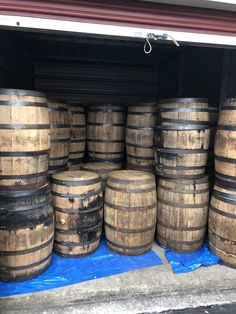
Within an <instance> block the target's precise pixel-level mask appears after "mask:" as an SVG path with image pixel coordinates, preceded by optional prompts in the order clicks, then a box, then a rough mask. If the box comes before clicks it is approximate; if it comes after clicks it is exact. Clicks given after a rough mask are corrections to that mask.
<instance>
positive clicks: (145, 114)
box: [128, 110, 156, 116]
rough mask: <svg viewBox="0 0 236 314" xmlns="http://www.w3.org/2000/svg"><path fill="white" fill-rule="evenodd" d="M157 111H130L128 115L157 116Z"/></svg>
mask: <svg viewBox="0 0 236 314" xmlns="http://www.w3.org/2000/svg"><path fill="white" fill-rule="evenodd" d="M155 114H156V113H155V112H150V111H143V112H142V111H130V110H129V111H128V115H131V116H136V115H137V116H155Z"/></svg>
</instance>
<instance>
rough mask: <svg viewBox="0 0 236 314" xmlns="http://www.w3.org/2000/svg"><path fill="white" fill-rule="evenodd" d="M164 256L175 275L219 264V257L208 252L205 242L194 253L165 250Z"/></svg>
mask: <svg viewBox="0 0 236 314" xmlns="http://www.w3.org/2000/svg"><path fill="white" fill-rule="evenodd" d="M165 256H166V259H167V260H168V262H169V263H170V265H171V267H172V270H173V272H174V273H176V274H180V273H187V272H190V271H193V270H196V269H198V268H199V267H201V266H212V265H215V264H218V263H220V259H219V257H217V256H215V255H214V254H212V253H211V252H210V251H209V249H208V244H207V242H206V243H205V244H204V246H203V247H202V248H200V249H199V250H198V251H196V252H194V253H184V254H183V253H175V252H172V251H171V250H170V249H165Z"/></svg>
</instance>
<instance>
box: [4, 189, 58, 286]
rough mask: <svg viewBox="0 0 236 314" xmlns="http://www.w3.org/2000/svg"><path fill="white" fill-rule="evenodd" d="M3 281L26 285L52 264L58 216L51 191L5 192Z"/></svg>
mask: <svg viewBox="0 0 236 314" xmlns="http://www.w3.org/2000/svg"><path fill="white" fill-rule="evenodd" d="M0 205H1V212H0V238H1V242H0V279H1V280H3V281H13V282H15V281H24V280H29V279H32V278H34V277H36V276H38V275H39V274H41V273H43V272H44V271H45V270H46V269H47V268H48V266H49V265H50V262H51V254H52V248H53V240H54V213H53V207H52V205H51V194H50V188H49V186H48V185H47V184H46V185H44V186H42V187H41V188H37V189H34V190H28V191H24V192H22V191H15V192H11V191H10V192H5V193H4V192H1V199H0Z"/></svg>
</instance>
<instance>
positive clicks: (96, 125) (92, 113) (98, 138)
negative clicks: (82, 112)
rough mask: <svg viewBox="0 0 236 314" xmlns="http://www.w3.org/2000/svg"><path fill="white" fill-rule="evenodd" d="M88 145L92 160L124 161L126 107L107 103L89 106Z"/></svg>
mask: <svg viewBox="0 0 236 314" xmlns="http://www.w3.org/2000/svg"><path fill="white" fill-rule="evenodd" d="M87 147H88V155H89V160H90V161H111V162H120V161H122V159H123V155H124V148H125V108H124V107H122V106H118V105H109V104H105V105H97V106H92V107H91V108H89V112H88V121H87Z"/></svg>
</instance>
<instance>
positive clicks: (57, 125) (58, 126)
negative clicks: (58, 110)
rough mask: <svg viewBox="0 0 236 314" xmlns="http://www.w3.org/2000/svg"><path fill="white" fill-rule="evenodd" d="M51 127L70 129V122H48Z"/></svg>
mask: <svg viewBox="0 0 236 314" xmlns="http://www.w3.org/2000/svg"><path fill="white" fill-rule="evenodd" d="M50 128H51V129H70V124H50Z"/></svg>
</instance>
